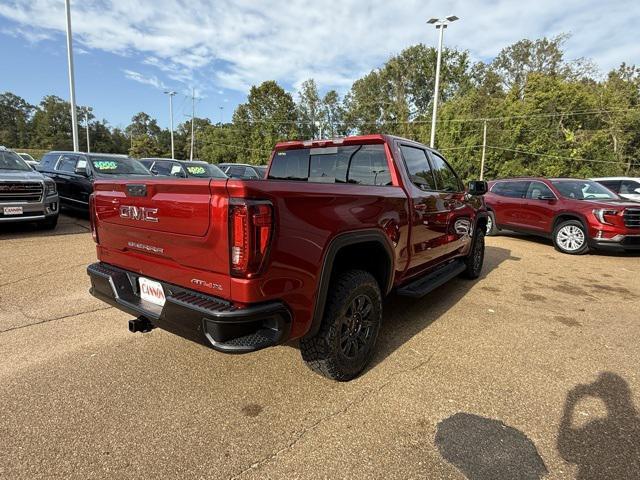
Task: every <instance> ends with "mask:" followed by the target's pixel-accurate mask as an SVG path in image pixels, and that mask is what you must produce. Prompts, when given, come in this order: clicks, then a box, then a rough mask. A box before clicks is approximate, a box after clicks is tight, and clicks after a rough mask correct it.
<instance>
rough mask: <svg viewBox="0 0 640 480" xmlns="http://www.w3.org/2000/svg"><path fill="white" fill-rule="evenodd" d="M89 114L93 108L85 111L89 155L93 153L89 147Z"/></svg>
mask: <svg viewBox="0 0 640 480" xmlns="http://www.w3.org/2000/svg"><path fill="white" fill-rule="evenodd" d="M89 112H91V107H87V108H86V109H85V111H84V119H85V123H86V127H87V153H91V146H90V145H89Z"/></svg>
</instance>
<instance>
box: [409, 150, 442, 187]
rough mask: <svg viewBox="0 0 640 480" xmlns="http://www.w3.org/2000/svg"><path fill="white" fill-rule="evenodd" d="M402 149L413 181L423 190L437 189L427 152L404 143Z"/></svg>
mask: <svg viewBox="0 0 640 480" xmlns="http://www.w3.org/2000/svg"><path fill="white" fill-rule="evenodd" d="M400 150H401V151H402V158H404V163H405V165H406V166H407V171H408V172H409V177H410V178H411V181H412V182H413V183H414V184H415V185H416V186H417V187H419V188H421V189H423V190H436V181H435V178H434V176H433V172H432V171H431V165H430V164H429V160H427V152H425V151H424V150H423V149H421V148H416V147H409V146H407V145H402V146H401V147H400Z"/></svg>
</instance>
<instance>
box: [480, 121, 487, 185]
mask: <svg viewBox="0 0 640 480" xmlns="http://www.w3.org/2000/svg"><path fill="white" fill-rule="evenodd" d="M486 150H487V120H486V119H485V121H484V128H483V131H482V161H481V162H480V180H484V155H485V152H486Z"/></svg>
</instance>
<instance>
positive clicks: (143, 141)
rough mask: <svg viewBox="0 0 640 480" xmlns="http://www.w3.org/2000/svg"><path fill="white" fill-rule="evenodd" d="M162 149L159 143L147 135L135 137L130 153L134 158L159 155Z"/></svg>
mask: <svg viewBox="0 0 640 480" xmlns="http://www.w3.org/2000/svg"><path fill="white" fill-rule="evenodd" d="M161 153H162V151H161V150H160V149H159V148H158V144H157V143H156V142H154V140H153V139H152V138H151V137H149V136H147V135H140V136H137V137H133V140H132V141H131V148H130V149H129V155H130V156H132V157H134V158H148V157H159V156H160V155H161Z"/></svg>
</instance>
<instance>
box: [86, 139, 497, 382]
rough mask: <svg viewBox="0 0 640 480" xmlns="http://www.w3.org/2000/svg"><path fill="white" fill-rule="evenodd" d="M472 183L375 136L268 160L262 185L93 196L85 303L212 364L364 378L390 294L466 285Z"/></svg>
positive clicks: (476, 188)
mask: <svg viewBox="0 0 640 480" xmlns="http://www.w3.org/2000/svg"><path fill="white" fill-rule="evenodd" d="M486 190H487V185H486V183H485V182H471V183H470V185H469V187H468V188H465V187H464V186H463V184H462V183H461V182H460V180H459V178H458V176H457V175H456V173H455V172H454V171H453V169H452V168H451V167H450V166H449V164H448V163H447V162H446V160H445V159H444V158H443V157H442V155H441V154H440V153H438V152H437V151H435V150H432V149H429V148H427V147H425V146H424V145H421V144H419V143H416V142H413V141H410V140H405V139H403V138H397V137H392V136H387V135H366V136H358V137H347V138H343V139H334V140H316V141H305V142H302V141H292V142H284V143H280V144H278V145H277V146H276V147H275V149H274V152H273V153H272V156H271V161H270V164H269V170H268V174H267V179H266V180H240V179H218V178H212V179H195V178H194V179H164V178H163V179H160V178H158V179H147V178H145V179H136V178H135V177H131V178H128V179H113V180H98V181H96V183H95V187H94V193H93V195H92V197H91V199H90V202H91V226H92V234H93V238H94V240H95V242H96V244H97V254H98V259H99V262H98V263H94V264H92V265H90V266H89V267H88V274H89V276H90V278H91V293H92V294H93V295H94V296H96V297H97V298H99V299H101V300H103V301H105V302H107V303H109V304H111V305H113V306H115V307H116V308H119V309H121V310H123V311H125V312H127V313H129V314H131V315H132V316H134V317H135V318H134V319H132V320H130V321H129V329H130V330H131V331H132V332H137V331H141V332H145V331H149V330H151V329H152V328H154V327H160V328H162V329H164V330H167V331H169V332H172V333H175V334H177V335H180V336H182V337H184V338H187V339H190V340H192V341H195V342H198V343H201V344H204V345H206V346H209V347H212V348H214V349H215V350H218V351H222V352H228V353H245V352H251V351H255V350H258V349H261V348H265V347H269V346H273V345H278V344H282V343H284V342H288V341H290V340H293V339H299V340H300V350H301V353H302V357H303V359H304V360H305V361H306V362H307V363H308V365H309V366H310V367H311V368H312V369H313V370H315V371H316V372H318V373H321V374H323V375H326V376H327V377H329V378H333V379H336V380H349V379H351V378H353V377H355V376H357V375H358V374H359V373H360V372H362V370H363V369H364V368H365V367H366V365H367V363H368V361H369V360H370V359H371V356H372V354H373V350H374V346H375V342H376V338H377V335H378V331H379V328H380V324H381V321H382V299H383V297H384V296H385V295H387V294H388V293H389V292H391V291H392V290H395V291H397V293H398V294H400V295H408V296H411V297H421V296H423V295H425V294H426V293H428V292H429V291H431V290H433V289H434V288H436V287H438V286H440V285H442V284H443V283H445V282H446V281H448V280H449V279H451V278H453V277H455V276H458V275H463V276H466V277H468V278H476V277H478V276H479V275H480V272H481V269H482V264H483V260H484V236H485V229H486V224H487V212H486V208H485V206H484V201H483V198H482V195H483V194H484V193H486Z"/></svg>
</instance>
